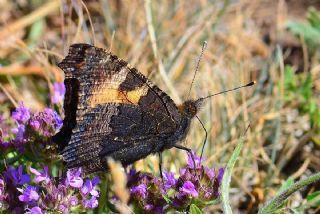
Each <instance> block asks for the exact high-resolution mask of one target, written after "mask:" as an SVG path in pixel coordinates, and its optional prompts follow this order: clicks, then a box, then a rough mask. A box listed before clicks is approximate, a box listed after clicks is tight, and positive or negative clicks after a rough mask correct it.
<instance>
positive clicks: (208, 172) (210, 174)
mask: <svg viewBox="0 0 320 214" xmlns="http://www.w3.org/2000/svg"><path fill="white" fill-rule="evenodd" d="M204 173H205V175H206V176H208V178H209V179H210V180H211V179H213V178H214V176H215V174H216V173H215V172H214V169H210V168H208V167H204Z"/></svg>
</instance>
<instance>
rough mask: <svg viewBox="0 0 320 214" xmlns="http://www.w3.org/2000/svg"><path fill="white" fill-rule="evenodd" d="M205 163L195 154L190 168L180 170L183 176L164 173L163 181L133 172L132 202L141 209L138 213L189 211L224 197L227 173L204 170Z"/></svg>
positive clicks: (190, 157)
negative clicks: (221, 195) (223, 183)
mask: <svg viewBox="0 0 320 214" xmlns="http://www.w3.org/2000/svg"><path fill="white" fill-rule="evenodd" d="M191 155H193V158H192V156H191ZM202 161H203V159H202V160H200V158H199V157H198V156H196V155H195V154H194V153H192V154H189V155H188V164H187V166H186V167H185V168H182V169H180V176H179V177H176V176H175V175H174V173H172V172H164V173H163V181H162V180H161V179H159V178H157V177H154V176H153V175H152V174H147V173H140V172H136V171H134V170H131V171H130V173H129V174H128V188H129V190H130V193H131V199H130V202H131V203H133V204H137V205H138V209H137V210H140V211H141V210H143V211H144V212H155V213H165V212H167V211H168V210H170V209H173V210H181V211H182V210H186V209H187V208H188V206H189V205H190V204H192V203H193V204H196V205H197V206H198V207H199V208H202V207H204V206H205V205H206V204H207V203H208V202H210V201H213V200H215V199H217V198H218V197H219V196H220V192H219V188H220V185H221V181H222V177H223V174H224V169H223V168H220V169H219V170H215V169H210V168H208V167H205V166H203V165H202Z"/></svg>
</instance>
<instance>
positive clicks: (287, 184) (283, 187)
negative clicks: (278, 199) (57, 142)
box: [277, 177, 294, 194]
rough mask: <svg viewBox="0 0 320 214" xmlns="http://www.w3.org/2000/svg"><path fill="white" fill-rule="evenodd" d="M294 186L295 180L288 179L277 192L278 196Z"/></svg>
mask: <svg viewBox="0 0 320 214" xmlns="http://www.w3.org/2000/svg"><path fill="white" fill-rule="evenodd" d="M293 184H294V180H293V178H291V177H290V178H288V179H287V180H286V181H285V182H284V183H283V184H282V185H281V187H280V188H279V190H278V191H277V194H279V193H280V192H283V191H285V190H286V189H289V188H290V187H291V186H292V185H293Z"/></svg>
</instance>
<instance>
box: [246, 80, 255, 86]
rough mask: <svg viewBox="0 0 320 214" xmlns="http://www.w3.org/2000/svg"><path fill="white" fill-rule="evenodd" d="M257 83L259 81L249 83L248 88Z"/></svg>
mask: <svg viewBox="0 0 320 214" xmlns="http://www.w3.org/2000/svg"><path fill="white" fill-rule="evenodd" d="M256 83H257V81H252V82H250V83H248V84H247V85H246V86H253V85H254V84H256Z"/></svg>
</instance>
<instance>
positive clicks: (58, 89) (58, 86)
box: [51, 82, 66, 104]
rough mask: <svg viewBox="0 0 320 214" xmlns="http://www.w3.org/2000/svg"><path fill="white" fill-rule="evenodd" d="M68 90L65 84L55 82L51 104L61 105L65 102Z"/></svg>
mask: <svg viewBox="0 0 320 214" xmlns="http://www.w3.org/2000/svg"><path fill="white" fill-rule="evenodd" d="M65 93H66V88H65V86H64V84H63V82H55V83H54V84H53V93H52V94H51V102H52V103H53V104H56V103H59V102H61V101H62V100H63V98H64V94H65Z"/></svg>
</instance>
